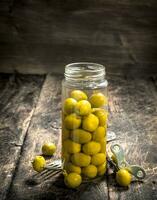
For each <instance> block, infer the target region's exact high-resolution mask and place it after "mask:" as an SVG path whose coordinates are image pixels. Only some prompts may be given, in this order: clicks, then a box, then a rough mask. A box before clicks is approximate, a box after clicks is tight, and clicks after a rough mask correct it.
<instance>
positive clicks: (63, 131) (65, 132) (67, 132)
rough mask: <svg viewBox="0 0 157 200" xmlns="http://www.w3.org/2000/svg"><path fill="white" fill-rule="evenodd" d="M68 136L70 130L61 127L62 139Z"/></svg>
mask: <svg viewBox="0 0 157 200" xmlns="http://www.w3.org/2000/svg"><path fill="white" fill-rule="evenodd" d="M69 137H70V130H68V129H66V128H63V129H62V139H63V140H66V139H68V138H69Z"/></svg>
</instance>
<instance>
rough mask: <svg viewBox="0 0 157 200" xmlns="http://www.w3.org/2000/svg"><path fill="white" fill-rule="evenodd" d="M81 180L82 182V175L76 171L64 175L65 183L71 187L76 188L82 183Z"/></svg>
mask: <svg viewBox="0 0 157 200" xmlns="http://www.w3.org/2000/svg"><path fill="white" fill-rule="evenodd" d="M81 182H82V177H81V176H80V175H79V174H77V173H74V172H72V173H70V174H68V175H65V177H64V183H65V185H66V186H67V187H69V188H76V187H78V186H79V185H80V184H81Z"/></svg>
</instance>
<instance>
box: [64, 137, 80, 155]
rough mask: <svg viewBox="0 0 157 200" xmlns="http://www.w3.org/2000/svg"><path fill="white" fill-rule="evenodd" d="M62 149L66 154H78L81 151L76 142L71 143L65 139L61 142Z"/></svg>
mask: <svg viewBox="0 0 157 200" xmlns="http://www.w3.org/2000/svg"><path fill="white" fill-rule="evenodd" d="M63 148H64V151H66V152H68V153H78V152H80V150H81V145H80V144H78V143H76V142H73V141H72V140H69V139H67V140H65V141H64V142H63Z"/></svg>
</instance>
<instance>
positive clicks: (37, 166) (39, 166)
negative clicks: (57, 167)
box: [32, 156, 46, 172]
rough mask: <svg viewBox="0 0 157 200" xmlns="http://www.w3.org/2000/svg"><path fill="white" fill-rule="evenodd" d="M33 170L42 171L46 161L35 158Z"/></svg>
mask: <svg viewBox="0 0 157 200" xmlns="http://www.w3.org/2000/svg"><path fill="white" fill-rule="evenodd" d="M32 166H33V169H34V170H35V171H37V172H41V171H43V170H44V168H45V166H46V161H45V159H44V157H43V156H36V157H35V158H34V160H33V162H32Z"/></svg>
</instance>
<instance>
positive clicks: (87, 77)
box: [64, 62, 105, 83]
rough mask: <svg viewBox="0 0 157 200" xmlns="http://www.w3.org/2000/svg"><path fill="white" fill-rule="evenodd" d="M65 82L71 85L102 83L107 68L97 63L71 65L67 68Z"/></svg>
mask: <svg viewBox="0 0 157 200" xmlns="http://www.w3.org/2000/svg"><path fill="white" fill-rule="evenodd" d="M64 76H65V80H66V81H67V82H69V83H72V82H74V83H76V82H77V83H80V82H81V83H82V82H84V83H87V82H102V81H104V79H105V67H104V66H103V65H100V64H96V63H88V62H80V63H71V64H69V65H66V67H65V73H64Z"/></svg>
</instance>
